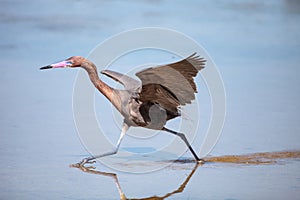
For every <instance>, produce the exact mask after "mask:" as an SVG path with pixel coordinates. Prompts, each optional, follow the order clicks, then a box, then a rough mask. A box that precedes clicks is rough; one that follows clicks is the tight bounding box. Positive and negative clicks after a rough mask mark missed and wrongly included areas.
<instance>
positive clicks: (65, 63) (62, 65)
mask: <svg viewBox="0 0 300 200" xmlns="http://www.w3.org/2000/svg"><path fill="white" fill-rule="evenodd" d="M71 66H72V62H71V61H67V60H64V61H61V62H57V63H53V64H51V65H47V66H44V67H41V68H40V69H41V70H42V69H52V68H66V67H71Z"/></svg>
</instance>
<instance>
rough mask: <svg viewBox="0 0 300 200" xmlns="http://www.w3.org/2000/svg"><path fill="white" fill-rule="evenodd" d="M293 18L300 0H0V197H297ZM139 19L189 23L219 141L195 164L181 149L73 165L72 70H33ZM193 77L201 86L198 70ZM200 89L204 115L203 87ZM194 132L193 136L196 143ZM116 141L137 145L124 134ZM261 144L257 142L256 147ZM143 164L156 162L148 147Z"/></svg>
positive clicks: (139, 59) (184, 27) (102, 105)
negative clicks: (210, 77) (205, 56)
mask: <svg viewBox="0 0 300 200" xmlns="http://www.w3.org/2000/svg"><path fill="white" fill-rule="evenodd" d="M299 19H300V5H299V3H298V2H297V1H293V0H285V1H284V0H283V1H233V0H232V1H190V2H189V3H186V2H183V1H182V2H181V1H178V2H173V1H172V2H171V1H153V2H152V1H139V2H136V3H133V2H131V1H122V2H120V1H113V2H110V1H89V2H88V3H87V2H85V1H69V0H64V1H49V2H47V1H43V2H40V1H30V2H25V1H24V2H23V1H13V0H10V1H1V2H0V22H1V23H0V36H1V37H0V38H1V39H0V60H1V67H0V92H1V103H0V110H1V112H0V130H1V145H0V155H1V159H2V162H1V163H0V167H1V171H0V176H1V180H2V181H1V184H0V199H119V198H120V194H121V197H123V196H122V194H124V196H126V197H127V198H136V199H138V198H147V197H149V199H150V197H153V198H154V196H156V197H161V198H162V197H166V198H167V197H168V199H227V200H229V199H283V198H285V199H286V198H287V199H299V196H300V173H299V172H300V170H299V167H300V162H299V149H300V143H299V141H300V127H299V121H300V117H299V116H300V115H299V110H300V103H299V102H300V101H299V100H300V98H299V94H300V90H299V89H300V87H299V86H300V79H299V72H300V71H299V70H300V68H299V63H300V57H299V55H300V28H299V26H298V22H299ZM145 26H159V27H166V28H171V29H175V30H177V31H180V32H183V33H185V34H187V35H188V36H190V37H192V38H193V39H195V40H196V41H197V42H199V43H200V44H202V45H203V46H204V48H205V49H206V50H207V51H208V53H209V54H210V56H211V57H212V58H213V59H214V61H215V62H216V64H217V66H218V67H219V70H220V73H221V74H222V77H223V81H224V84H225V87H226V95H227V117H226V123H225V126H224V129H223V133H222V136H221V138H220V140H219V142H218V143H217V145H216V147H215V148H214V149H213V151H212V152H211V153H210V155H209V156H208V157H207V158H206V159H207V161H208V162H207V163H206V164H204V165H202V166H198V167H197V168H196V167H195V164H194V163H193V162H191V160H190V158H191V155H190V154H189V152H187V153H186V154H184V155H183V157H182V158H181V162H173V161H168V162H169V163H170V165H169V166H168V167H166V168H163V169H161V170H158V171H155V172H151V173H145V174H132V173H124V172H119V171H115V170H113V169H110V168H108V167H106V166H105V165H102V164H100V163H97V164H96V165H95V166H96V167H97V168H96V169H95V170H97V171H98V172H95V170H94V171H92V172H91V171H87V172H90V173H83V172H82V171H80V170H77V169H74V168H70V167H69V165H70V164H72V163H76V162H78V161H80V160H81V159H82V158H83V157H85V156H88V155H89V154H88V152H87V151H86V150H85V149H84V147H83V145H82V144H81V142H80V139H79V137H78V135H77V133H76V128H75V125H74V122H73V113H72V94H73V84H74V81H75V78H76V74H77V72H78V71H77V70H76V69H74V70H71V69H69V70H52V71H47V72H41V71H39V70H38V69H39V67H40V66H44V65H46V64H49V63H52V62H54V61H57V60H61V59H64V58H66V57H69V56H72V55H83V56H87V55H88V53H89V52H90V51H91V49H93V48H94V47H95V46H96V45H97V44H99V43H100V42H102V41H104V40H105V39H107V37H110V36H111V35H114V34H117V33H119V32H121V31H124V30H127V29H130V28H137V27H145ZM158 55H160V56H158ZM153 59H155V60H153ZM170 59H171V58H170V57H168V56H167V55H165V54H159V53H157V54H155V55H154V54H151V55H149V56H146V55H143V56H136V57H135V58H134V60H133V58H130V59H127V60H126V59H125V60H120V61H119V62H117V63H115V65H113V66H112V67H113V68H115V69H116V70H118V71H120V72H124V70H125V68H126V67H129V66H130V65H133V66H136V65H140V64H143V63H144V62H147V63H149V62H158V63H165V62H167V61H169V60H170ZM152 60H153V61H152ZM122 66H125V68H123V67H122ZM105 81H108V79H105ZM109 83H113V82H109ZM197 84H198V86H199V87H200V88H201V86H202V85H203V80H202V79H201V78H199V79H197ZM203 90H205V88H204V89H203ZM199 91H200V92H199V96H198V97H199V98H200V99H203V101H202V106H203V110H202V111H203V116H204V119H206V118H207V117H209V116H208V115H207V114H206V111H207V110H208V111H209V109H208V108H207V107H206V106H205V105H207V104H208V103H207V100H209V98H207V97H206V96H205V95H203V93H201V90H199ZM201 95H202V96H201ZM96 105H97V109H98V111H97V116H99V117H100V118H101V119H104V121H105V123H106V124H107V126H106V131H107V132H108V133H109V134H110V137H111V138H110V139H111V140H112V141H116V140H117V138H118V133H116V131H117V130H118V129H117V128H116V125H115V123H114V122H113V120H110V119H111V117H110V114H109V113H107V107H108V106H107V105H109V104H108V102H107V101H106V100H105V99H104V97H102V96H100V95H98V96H97V104H96ZM98 112H99V113H98ZM102 116H107V117H102ZM164 137H165V138H164V139H165V140H167V139H168V136H164ZM161 143H162V144H159V143H158V144H155V145H153V146H152V144H151V143H150V142H147V141H146V140H145V141H144V142H143V143H137V144H135V145H136V146H135V147H136V148H137V149H142V148H144V150H149V149H150V150H151V149H153V148H156V147H157V146H159V145H163V142H161ZM198 144H201V141H200V142H199V143H197V142H196V143H195V144H193V145H194V147H195V149H196V150H197V151H199V149H200V146H199V145H198ZM122 147H123V149H121V150H123V151H125V150H128V149H129V148H132V149H130V150H134V148H133V147H132V143H131V141H130V139H125V140H124V143H122ZM287 151H289V152H290V153H283V152H287ZM260 152H266V153H262V154H256V153H260ZM278 152H279V153H278ZM291 152H294V153H291ZM295 152H296V153H295ZM226 155H229V156H226ZM163 158H164V160H168V156H163ZM146 159H147V158H146ZM164 160H162V162H167V161H164ZM128 165H129V167H132V168H133V169H135V168H138V167H141V166H139V165H137V164H136V163H134V162H129V163H128ZM149 165H156V166H160V165H161V163H160V162H153V161H152V160H151V158H149ZM90 170H93V169H90ZM193 170H194V171H193ZM99 171H100V172H99ZM101 172H108V173H109V174H103V173H101ZM111 173H112V174H111ZM114 174H115V175H114ZM189 175H190V176H189ZM116 177H117V179H116ZM116 180H118V181H116ZM185 183H186V184H185ZM118 187H120V188H121V189H120V188H118ZM120 191H122V193H121V192H120Z"/></svg>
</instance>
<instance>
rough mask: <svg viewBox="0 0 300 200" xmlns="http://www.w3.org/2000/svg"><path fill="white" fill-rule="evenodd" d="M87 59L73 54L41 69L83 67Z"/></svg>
mask: <svg viewBox="0 0 300 200" xmlns="http://www.w3.org/2000/svg"><path fill="white" fill-rule="evenodd" d="M85 60H86V59H85V58H83V57H81V56H72V57H70V58H68V59H66V60H63V61H60V62H56V63H52V64H50V65H47V66H44V67H41V68H40V69H41V70H42V69H52V68H66V67H81V66H82V64H83V63H84V62H85Z"/></svg>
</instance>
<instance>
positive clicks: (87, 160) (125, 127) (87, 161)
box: [78, 123, 129, 166]
mask: <svg viewBox="0 0 300 200" xmlns="http://www.w3.org/2000/svg"><path fill="white" fill-rule="evenodd" d="M128 128H129V126H128V125H127V124H126V123H123V127H122V132H121V135H120V138H119V140H118V142H117V146H116V148H115V149H113V150H112V151H109V152H106V153H103V154H100V155H97V156H91V157H87V158H84V159H83V160H82V161H81V162H79V163H78V165H79V166H84V165H85V164H93V163H95V162H96V161H95V159H97V158H101V157H105V156H109V155H113V154H116V153H117V152H118V150H119V147H120V144H121V142H122V139H123V137H124V135H125V134H126V131H127V130H128Z"/></svg>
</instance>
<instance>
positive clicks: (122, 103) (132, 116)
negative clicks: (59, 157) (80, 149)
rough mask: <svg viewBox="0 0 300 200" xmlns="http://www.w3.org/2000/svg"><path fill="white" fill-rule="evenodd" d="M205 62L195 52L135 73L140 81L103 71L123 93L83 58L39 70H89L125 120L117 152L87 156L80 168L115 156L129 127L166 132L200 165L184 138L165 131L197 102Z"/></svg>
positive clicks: (92, 80)
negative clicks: (196, 79) (187, 106)
mask: <svg viewBox="0 0 300 200" xmlns="http://www.w3.org/2000/svg"><path fill="white" fill-rule="evenodd" d="M205 62H206V61H205V60H204V59H203V58H201V57H199V56H197V55H196V53H194V54H192V55H191V56H189V57H187V58H186V59H183V60H181V61H178V62H175V63H171V64H167V65H161V66H155V67H151V68H147V69H144V70H142V71H140V72H138V73H136V76H137V77H139V79H140V80H141V82H140V81H138V80H136V79H133V78H131V77H129V76H127V75H123V74H120V73H118V72H114V71H110V70H103V71H101V73H102V74H105V75H106V76H108V77H110V78H112V79H114V80H115V81H117V82H119V83H121V84H122V85H123V86H124V90H118V89H114V88H112V87H110V86H108V85H107V84H105V83H104V82H103V81H102V80H100V79H99V76H98V73H97V68H96V66H95V64H93V63H92V62H91V61H89V60H88V59H86V58H83V57H80V56H73V57H70V58H68V59H66V60H64V61H61V62H57V63H54V64H51V65H47V66H45V67H41V68H40V69H41V70H42V69H50V68H65V67H71V68H75V67H82V68H83V69H85V70H86V71H87V73H88V75H89V77H90V80H91V82H92V83H93V84H94V86H95V87H96V88H97V89H98V90H99V91H100V92H101V93H102V94H103V95H104V96H105V97H106V98H107V99H108V100H109V101H110V102H111V103H112V104H113V105H114V106H115V108H116V109H117V110H118V111H119V112H120V113H121V114H122V115H123V117H124V122H123V127H122V131H121V135H120V137H119V140H118V142H117V145H116V148H115V150H113V151H110V152H107V153H104V154H101V155H97V156H92V157H87V158H85V159H83V160H82V161H81V162H80V163H78V164H79V165H80V166H83V165H84V164H85V163H93V162H94V161H93V160H95V159H96V158H100V157H104V156H108V155H112V154H116V153H117V151H118V149H119V147H120V144H121V141H122V139H123V137H124V135H125V134H126V131H127V130H128V128H129V127H130V126H135V127H137V126H138V127H144V128H149V129H154V130H163V131H166V132H169V133H172V134H174V135H177V136H179V137H180V138H181V139H182V140H183V142H184V143H185V144H186V145H187V147H188V148H189V150H190V151H191V153H192V154H193V156H194V158H195V159H196V160H197V161H198V162H203V160H202V159H200V158H199V157H198V156H197V154H196V153H195V151H194V150H193V148H192V146H191V145H190V143H189V142H188V140H187V138H186V137H185V135H184V134H183V133H179V132H176V131H173V130H170V129H168V128H166V127H165V124H166V122H167V121H168V120H170V119H173V118H176V117H179V116H180V115H181V113H180V108H181V106H184V105H185V104H189V103H191V101H192V100H194V99H195V94H194V93H196V92H197V89H196V84H195V82H194V77H195V76H197V73H198V72H199V71H200V70H201V69H203V68H204V66H205Z"/></svg>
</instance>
